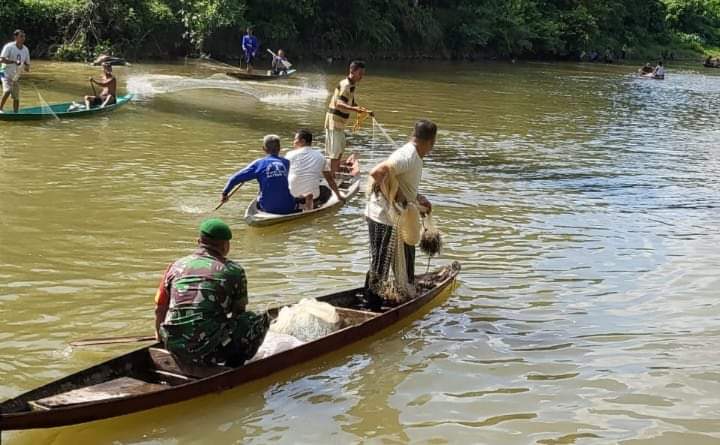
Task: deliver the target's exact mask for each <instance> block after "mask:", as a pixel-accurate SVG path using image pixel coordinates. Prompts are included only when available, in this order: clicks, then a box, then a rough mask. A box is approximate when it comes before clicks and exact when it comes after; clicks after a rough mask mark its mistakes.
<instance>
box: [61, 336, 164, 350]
mask: <svg viewBox="0 0 720 445" xmlns="http://www.w3.org/2000/svg"><path fill="white" fill-rule="evenodd" d="M144 341H155V336H154V335H145V336H139V337H138V336H136V337H105V338H88V339H85V340H77V341H71V342H70V346H73V347H75V346H97V345H115V344H122V343H140V342H144Z"/></svg>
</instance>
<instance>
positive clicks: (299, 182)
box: [285, 147, 330, 198]
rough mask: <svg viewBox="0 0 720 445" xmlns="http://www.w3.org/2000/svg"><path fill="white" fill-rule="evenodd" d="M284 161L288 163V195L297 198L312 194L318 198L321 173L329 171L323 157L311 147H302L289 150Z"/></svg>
mask: <svg viewBox="0 0 720 445" xmlns="http://www.w3.org/2000/svg"><path fill="white" fill-rule="evenodd" d="M285 159H287V160H288V161H290V173H289V174H288V183H289V184H290V194H291V195H293V196H295V197H296V198H299V197H301V196H304V195H307V194H308V193H312V194H313V197H314V198H318V197H319V196H320V180H321V179H322V178H323V172H324V171H329V170H330V167H329V166H328V165H327V162H326V161H325V156H323V154H322V153H320V152H319V151H318V150H315V149H313V148H311V147H302V148H296V149H295V150H290V151H289V152H288V153H287V154H286V155H285Z"/></svg>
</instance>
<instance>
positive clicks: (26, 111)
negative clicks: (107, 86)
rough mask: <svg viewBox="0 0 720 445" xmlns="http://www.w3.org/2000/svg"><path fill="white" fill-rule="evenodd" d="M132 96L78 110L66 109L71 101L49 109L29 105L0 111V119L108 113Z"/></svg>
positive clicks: (25, 119) (38, 118) (128, 100)
mask: <svg viewBox="0 0 720 445" xmlns="http://www.w3.org/2000/svg"><path fill="white" fill-rule="evenodd" d="M132 98H133V95H132V94H128V95H125V96H119V97H118V98H117V102H116V103H115V104H113V105H108V106H107V107H104V108H100V107H95V108H90V109H89V110H86V109H85V108H82V109H79V110H73V111H68V110H69V109H70V106H71V105H72V104H73V102H63V103H59V104H54V105H50V106H49V109H48V107H47V106H44V107H31V108H21V109H19V110H18V112H17V113H11V112H7V111H6V112H4V113H0V121H32V120H41V119H53V118H55V117H58V118H60V119H66V118H75V117H85V116H91V115H96V114H103V113H109V112H111V111H115V110H117V109H118V108H120V107H122V106H123V105H125V104H126V103H128V102H130V100H131V99H132Z"/></svg>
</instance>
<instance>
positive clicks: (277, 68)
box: [271, 49, 290, 76]
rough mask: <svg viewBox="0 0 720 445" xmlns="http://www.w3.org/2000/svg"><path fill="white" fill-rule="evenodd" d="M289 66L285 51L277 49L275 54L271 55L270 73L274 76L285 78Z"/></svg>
mask: <svg viewBox="0 0 720 445" xmlns="http://www.w3.org/2000/svg"><path fill="white" fill-rule="evenodd" d="M289 66H290V62H288V59H287V57H285V51H283V50H282V49H279V50H278V52H277V54H274V55H273V59H272V66H271V69H272V73H273V75H275V76H287V70H288V67H289Z"/></svg>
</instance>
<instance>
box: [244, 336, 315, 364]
mask: <svg viewBox="0 0 720 445" xmlns="http://www.w3.org/2000/svg"><path fill="white" fill-rule="evenodd" d="M303 344H305V342H303V341H302V340H300V339H298V338H296V337H293V336H292V335H287V334H279V333H277V332H273V331H268V333H267V335H265V339H264V340H263V343H262V345H260V348H258V350H257V353H255V356H254V357H253V358H251V359H250V360H248V361H247V363H252V362H255V361H258V360H262V359H264V358H267V357H270V356H271V355H275V354H279V353H281V352H285V351H287V350H290V349H293V348H297V347H298V346H301V345H303Z"/></svg>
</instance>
